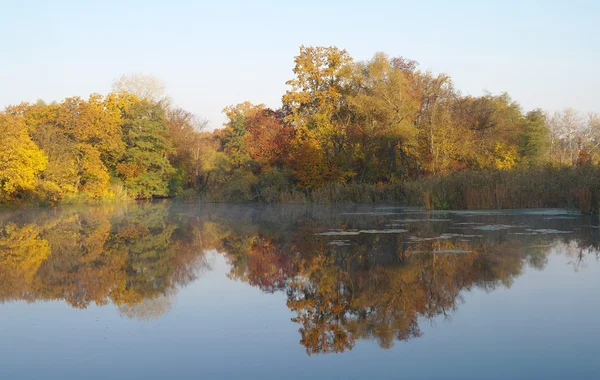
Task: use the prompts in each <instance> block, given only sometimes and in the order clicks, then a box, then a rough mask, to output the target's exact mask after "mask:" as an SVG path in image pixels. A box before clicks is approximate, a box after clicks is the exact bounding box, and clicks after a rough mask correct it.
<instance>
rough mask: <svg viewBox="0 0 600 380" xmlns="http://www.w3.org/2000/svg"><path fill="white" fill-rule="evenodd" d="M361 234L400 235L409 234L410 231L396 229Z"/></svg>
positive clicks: (366, 231)
mask: <svg viewBox="0 0 600 380" xmlns="http://www.w3.org/2000/svg"><path fill="white" fill-rule="evenodd" d="M359 232H360V233H361V234H400V233H403V232H408V230H403V229H401V228H396V229H386V230H360V231H359Z"/></svg>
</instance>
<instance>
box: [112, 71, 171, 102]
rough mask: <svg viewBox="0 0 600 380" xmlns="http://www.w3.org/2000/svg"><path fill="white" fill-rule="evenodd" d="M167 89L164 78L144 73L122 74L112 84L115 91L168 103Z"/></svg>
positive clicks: (150, 100)
mask: <svg viewBox="0 0 600 380" xmlns="http://www.w3.org/2000/svg"><path fill="white" fill-rule="evenodd" d="M166 90H167V86H166V84H165V83H164V82H163V81H162V80H160V79H158V78H156V77H154V76H152V75H148V74H142V73H133V74H128V75H122V76H121V77H119V78H117V79H115V81H114V82H113V85H112V91H113V92H115V93H123V92H126V93H129V94H133V95H136V96H137V97H139V98H140V99H144V100H147V101H149V102H152V103H158V102H161V103H168V98H167V95H166Z"/></svg>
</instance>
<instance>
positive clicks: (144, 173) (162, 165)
mask: <svg viewBox="0 0 600 380" xmlns="http://www.w3.org/2000/svg"><path fill="white" fill-rule="evenodd" d="M122 128H123V140H124V142H125V145H126V150H125V154H124V155H123V158H122V159H121V160H120V162H119V163H118V164H117V166H116V172H117V175H118V176H119V177H120V178H121V179H122V180H123V181H124V183H125V187H126V188H127V190H128V191H129V192H130V194H131V196H133V197H135V198H151V197H152V196H167V195H168V194H169V180H170V178H171V176H172V174H173V173H174V168H173V166H172V165H171V163H170V162H169V155H170V154H171V152H172V149H173V147H172V143H171V141H170V140H169V139H168V138H167V130H168V127H167V122H166V119H165V110H164V109H163V108H162V106H161V105H159V104H155V103H151V102H149V101H147V100H141V101H139V102H137V103H135V104H133V105H132V106H131V107H130V108H129V109H128V110H127V111H126V112H125V116H124V120H123V126H122Z"/></svg>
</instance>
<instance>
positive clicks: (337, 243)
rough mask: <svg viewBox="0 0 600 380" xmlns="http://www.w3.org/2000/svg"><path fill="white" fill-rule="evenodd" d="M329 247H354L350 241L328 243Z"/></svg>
mask: <svg viewBox="0 0 600 380" xmlns="http://www.w3.org/2000/svg"><path fill="white" fill-rule="evenodd" d="M327 244H329V245H335V246H338V247H344V246H348V245H352V244H351V243H350V240H332V241H330V242H329V243H327Z"/></svg>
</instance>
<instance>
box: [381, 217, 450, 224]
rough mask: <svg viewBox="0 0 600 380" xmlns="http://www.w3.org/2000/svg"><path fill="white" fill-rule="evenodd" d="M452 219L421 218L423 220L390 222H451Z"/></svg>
mask: <svg viewBox="0 0 600 380" xmlns="http://www.w3.org/2000/svg"><path fill="white" fill-rule="evenodd" d="M451 221H452V219H440V218H423V219H397V220H392V222H400V223H418V222H451Z"/></svg>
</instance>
